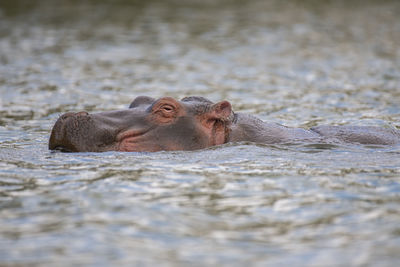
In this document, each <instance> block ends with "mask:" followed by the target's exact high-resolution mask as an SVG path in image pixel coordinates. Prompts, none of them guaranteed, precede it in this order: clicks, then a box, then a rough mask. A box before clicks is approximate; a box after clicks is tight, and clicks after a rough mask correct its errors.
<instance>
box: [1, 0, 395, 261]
mask: <svg viewBox="0 0 400 267" xmlns="http://www.w3.org/2000/svg"><path fill="white" fill-rule="evenodd" d="M398 14H400V4H399V3H398V2H397V1H327V2H326V3H322V2H321V3H320V2H319V1H285V2H284V3H283V2H282V1H186V2H183V3H182V2H181V1H146V2H141V1H123V0H119V1H72V0H62V1H57V5H56V4H55V3H54V2H53V1H16V2H13V3H5V4H4V3H3V4H0V22H1V23H0V63H1V64H0V93H1V98H0V260H1V263H3V264H6V265H21V266H23V265H24V266H25V265H28V264H31V265H46V266H48V265H55V264H57V265H72V264H76V265H96V266H111V265H118V264H124V265H138V266H179V265H183V266H185V265H191V266H192V265H193V266H204V265H213V266H243V265H245V264H249V265H251V266H276V265H281V264H284V265H288V266H289V265H292V266H309V265H314V266H327V265H329V266H332V265H333V266H349V265H353V266H396V265H398V264H399V263H400V256H399V255H400V147H399V146H394V147H384V146H358V145H337V146H336V145H326V144H286V145H259V144H251V143H237V144H226V145H223V146H219V147H213V148H209V149H205V150H201V151H192V152H157V153H120V152H107V153H54V152H50V151H48V149H47V141H48V138H49V134H50V129H51V127H52V125H53V123H54V122H55V121H56V119H57V118H58V117H59V116H60V114H62V113H63V112H68V111H80V110H87V111H90V112H96V111H107V110H115V109H122V108H126V107H127V106H128V105H129V103H130V101H131V100H133V98H134V97H136V96H138V95H149V96H152V97H161V96H166V95H168V96H173V97H176V98H181V97H184V96H188V95H201V96H205V97H207V98H210V99H211V100H213V101H220V100H224V99H225V100H229V101H230V102H231V103H232V105H233V108H234V109H235V111H239V112H246V113H251V114H255V115H257V116H258V117H260V118H262V119H264V120H268V121H273V122H278V123H282V124H285V125H288V126H292V127H304V128H307V127H312V126H315V125H322V124H329V125H346V124H352V125H375V126H381V127H398V128H399V126H400V105H399V103H400V68H399V66H400V48H399V44H400V20H399V19H398Z"/></svg>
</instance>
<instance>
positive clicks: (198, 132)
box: [49, 96, 400, 152]
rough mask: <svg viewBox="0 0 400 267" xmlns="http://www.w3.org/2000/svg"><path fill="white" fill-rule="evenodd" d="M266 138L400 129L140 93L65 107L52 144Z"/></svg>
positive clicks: (151, 147) (354, 139)
mask: <svg viewBox="0 0 400 267" xmlns="http://www.w3.org/2000/svg"><path fill="white" fill-rule="evenodd" d="M242 141H248V142H255V143H263V144H276V143H290V142H304V143H312V142H317V143H357V144H373V145H396V144H400V131H399V130H397V129H391V128H390V129H389V128H379V127H370V126H318V127H313V128H311V129H301V128H289V127H286V126H283V125H280V124H277V123H269V122H264V121H262V120H260V119H258V118H256V117H254V116H251V115H248V114H241V113H234V112H233V111H232V107H231V104H230V103H229V102H227V101H221V102H218V103H213V102H211V101H210V100H208V99H206V98H203V97H185V98H183V99H182V100H181V101H178V100H175V99H173V98H170V97H164V98H160V99H157V100H156V99H154V98H151V97H146V96H140V97H137V98H136V99H135V100H134V101H133V102H132V103H131V105H130V106H129V109H125V110H117V111H109V112H101V113H94V114H88V113H87V112H84V111H83V112H78V113H66V114H64V115H62V116H60V118H59V119H58V120H57V122H56V123H55V125H54V127H53V129H52V132H51V136H50V140H49V149H51V150H61V151H66V152H103V151H148V152H154V151H162V150H164V151H172V150H197V149H203V148H207V147H210V146H215V145H221V144H224V143H228V142H242Z"/></svg>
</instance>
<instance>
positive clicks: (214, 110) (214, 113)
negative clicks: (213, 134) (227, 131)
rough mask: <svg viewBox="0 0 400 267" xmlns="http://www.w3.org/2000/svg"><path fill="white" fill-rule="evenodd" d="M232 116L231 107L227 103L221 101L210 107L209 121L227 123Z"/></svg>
mask: <svg viewBox="0 0 400 267" xmlns="http://www.w3.org/2000/svg"><path fill="white" fill-rule="evenodd" d="M231 115H232V106H231V103H229V102H228V101H221V102H218V103H216V104H214V105H212V106H211V110H210V111H209V113H208V117H209V119H216V120H221V121H228V120H229V119H230V117H231Z"/></svg>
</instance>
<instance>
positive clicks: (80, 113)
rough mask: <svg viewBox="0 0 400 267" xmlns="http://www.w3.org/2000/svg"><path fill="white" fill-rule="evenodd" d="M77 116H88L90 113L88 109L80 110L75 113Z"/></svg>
mask: <svg viewBox="0 0 400 267" xmlns="http://www.w3.org/2000/svg"><path fill="white" fill-rule="evenodd" d="M75 115H76V116H87V115H89V113H87V112H86V111H80V112H78V113H76V114H75Z"/></svg>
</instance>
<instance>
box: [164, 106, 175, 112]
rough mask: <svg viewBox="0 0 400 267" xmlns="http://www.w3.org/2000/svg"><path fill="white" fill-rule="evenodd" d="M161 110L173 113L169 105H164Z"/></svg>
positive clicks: (172, 108)
mask: <svg viewBox="0 0 400 267" xmlns="http://www.w3.org/2000/svg"><path fill="white" fill-rule="evenodd" d="M161 109H162V110H164V111H166V112H172V111H174V107H173V106H171V105H164V106H162V107H161Z"/></svg>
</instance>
